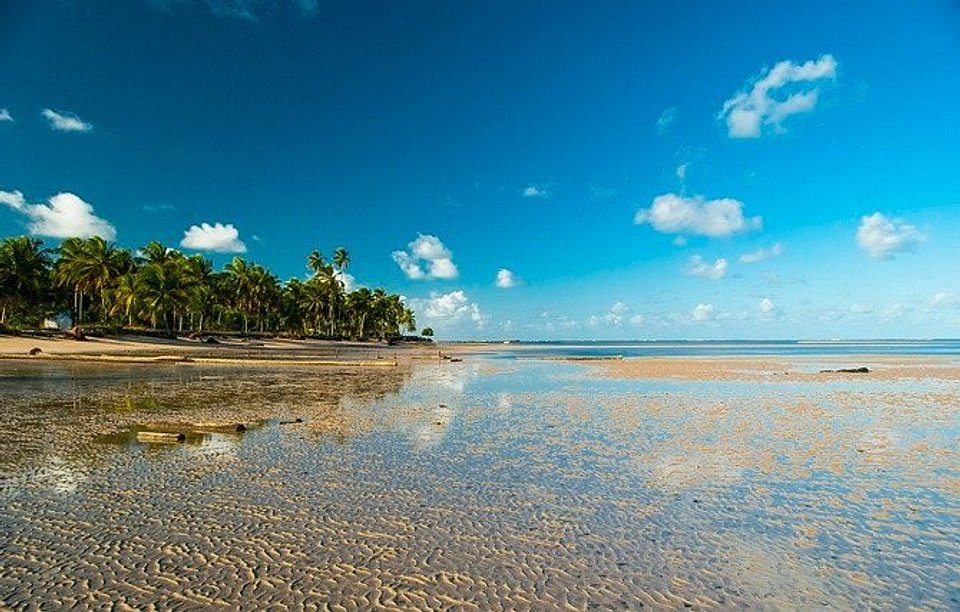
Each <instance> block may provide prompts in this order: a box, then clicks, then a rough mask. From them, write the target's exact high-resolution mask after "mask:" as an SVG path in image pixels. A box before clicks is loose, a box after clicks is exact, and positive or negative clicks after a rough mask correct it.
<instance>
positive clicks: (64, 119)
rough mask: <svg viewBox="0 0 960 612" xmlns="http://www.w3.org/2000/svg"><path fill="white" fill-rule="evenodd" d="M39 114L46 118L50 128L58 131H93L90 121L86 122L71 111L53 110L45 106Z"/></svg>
mask: <svg viewBox="0 0 960 612" xmlns="http://www.w3.org/2000/svg"><path fill="white" fill-rule="evenodd" d="M40 114H41V115H43V117H44V119H46V120H47V123H48V124H49V125H50V129H51V130H56V131H58V132H92V131H93V124H92V123H87V122H86V121H84V120H83V119H81V118H80V117H77V116H76V115H74V114H73V113H65V112H61V111H55V110H53V109H50V108H45V109H43V110H42V111H41V112H40Z"/></svg>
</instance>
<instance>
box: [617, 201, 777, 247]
mask: <svg viewBox="0 0 960 612" xmlns="http://www.w3.org/2000/svg"><path fill="white" fill-rule="evenodd" d="M633 222H634V223H635V224H637V225H642V224H644V223H649V224H650V225H651V226H652V227H653V229H655V230H657V231H658V232H661V233H664V234H683V233H689V234H695V235H701V236H712V237H718V236H729V235H731V234H735V233H738V232H745V231H751V230H758V229H761V228H762V227H763V219H761V218H760V217H750V218H745V217H744V216H743V202H740V201H738V200H734V199H733V198H722V199H719V200H707V199H706V198H704V197H703V196H694V197H685V196H681V195H677V194H675V193H667V194H664V195H659V196H657V197H655V198H654V199H653V204H652V205H651V206H650V208H642V209H640V210H638V211H637V214H636V215H634V217H633Z"/></svg>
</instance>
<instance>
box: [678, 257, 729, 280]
mask: <svg viewBox="0 0 960 612" xmlns="http://www.w3.org/2000/svg"><path fill="white" fill-rule="evenodd" d="M685 273H686V274H687V275H688V276H698V277H700V278H706V279H710V280H720V279H721V278H723V277H724V276H726V275H727V260H726V259H724V258H723V257H721V258H720V259H718V260H716V261H715V262H713V263H712V264H711V263H707V262H706V261H704V260H703V258H702V257H700V256H699V255H694V256H693V257H691V258H690V262H689V263H688V265H687V269H686V270H685Z"/></svg>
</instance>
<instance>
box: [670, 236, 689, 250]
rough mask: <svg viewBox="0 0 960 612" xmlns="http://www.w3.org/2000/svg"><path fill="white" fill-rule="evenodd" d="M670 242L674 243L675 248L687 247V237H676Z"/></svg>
mask: <svg viewBox="0 0 960 612" xmlns="http://www.w3.org/2000/svg"><path fill="white" fill-rule="evenodd" d="M670 242H672V243H673V246H678V247H684V246H687V237H686V236H674V238H673V240H671V241H670Z"/></svg>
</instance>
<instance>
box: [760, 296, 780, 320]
mask: <svg viewBox="0 0 960 612" xmlns="http://www.w3.org/2000/svg"><path fill="white" fill-rule="evenodd" d="M758 308H759V309H760V314H762V315H768V316H769V315H772V314H773V313H775V312H776V311H777V305H776V304H774V303H773V300H771V299H770V298H763V299H762V300H760V306H759V307H758Z"/></svg>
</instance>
